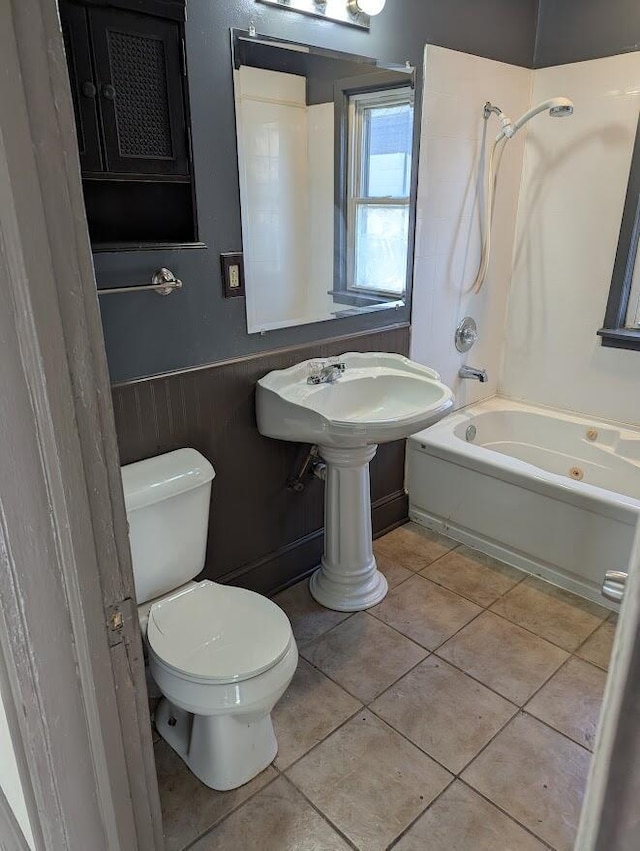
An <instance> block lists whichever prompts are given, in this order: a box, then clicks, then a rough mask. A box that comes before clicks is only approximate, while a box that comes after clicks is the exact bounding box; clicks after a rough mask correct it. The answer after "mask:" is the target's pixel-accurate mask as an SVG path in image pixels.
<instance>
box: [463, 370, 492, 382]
mask: <svg viewBox="0 0 640 851" xmlns="http://www.w3.org/2000/svg"><path fill="white" fill-rule="evenodd" d="M458 375H459V376H460V378H473V379H474V380H475V381H479V382H480V383H481V384H484V383H485V381H488V380H489V376H488V375H487V370H486V369H475V368H474V367H472V366H461V367H460V369H459V371H458Z"/></svg>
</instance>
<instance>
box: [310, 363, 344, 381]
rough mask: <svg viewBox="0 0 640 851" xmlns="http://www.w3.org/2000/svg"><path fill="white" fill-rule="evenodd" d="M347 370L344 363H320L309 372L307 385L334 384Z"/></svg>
mask: <svg viewBox="0 0 640 851" xmlns="http://www.w3.org/2000/svg"><path fill="white" fill-rule="evenodd" d="M346 368H347V365H346V364H344V363H327V364H322V363H319V364H317V365H314V366H312V367H311V368H310V370H309V377H308V378H307V384H333V383H334V382H335V381H337V380H338V379H339V378H340V376H341V375H342V373H343V372H344V371H345V369H346Z"/></svg>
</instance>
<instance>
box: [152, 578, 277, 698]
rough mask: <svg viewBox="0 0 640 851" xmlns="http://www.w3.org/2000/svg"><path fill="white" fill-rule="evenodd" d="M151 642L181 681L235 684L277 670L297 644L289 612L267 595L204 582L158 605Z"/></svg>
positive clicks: (162, 660)
mask: <svg viewBox="0 0 640 851" xmlns="http://www.w3.org/2000/svg"><path fill="white" fill-rule="evenodd" d="M147 640H148V642H149V646H150V649H151V651H152V652H153V654H155V656H156V657H157V658H158V660H159V661H160V662H161V663H163V664H164V665H165V666H166V667H168V668H170V669H172V670H173V671H175V672H176V673H177V674H178V675H179V676H180V677H182V678H184V679H188V680H193V681H194V682H206V683H220V684H224V683H234V682H240V681H242V680H248V679H251V678H252V677H256V676H258V675H259V674H261V673H264V672H265V671H267V670H269V669H270V668H273V667H274V666H275V665H277V664H278V662H280V661H281V660H282V659H283V658H284V656H285V655H286V654H287V652H288V651H289V649H290V647H291V643H292V641H293V634H292V631H291V624H290V623H289V619H288V618H287V616H286V615H285V613H284V612H283V611H282V609H280V608H279V607H278V606H276V604H275V603H273V602H271V600H269V599H267V598H266V597H263V596H261V595H260V594H256V593H254V592H253V591H247V590H245V589H244V588H235V587H231V586H228V585H219V584H218V583H215V582H211V581H209V580H206V579H205V580H203V581H202V582H199V583H198V584H196V585H192V586H190V587H188V588H186V589H184V590H181V591H179V592H178V593H177V594H172V595H170V596H168V597H165V598H163V599H162V600H160V601H158V602H157V603H154V604H153V605H152V606H151V610H150V612H149V623H148V626H147Z"/></svg>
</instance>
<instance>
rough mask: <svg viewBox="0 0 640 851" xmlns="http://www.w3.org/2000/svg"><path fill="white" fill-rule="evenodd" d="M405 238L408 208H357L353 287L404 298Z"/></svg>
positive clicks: (366, 206) (374, 206)
mask: <svg viewBox="0 0 640 851" xmlns="http://www.w3.org/2000/svg"><path fill="white" fill-rule="evenodd" d="M408 237H409V207H408V206H404V205H402V206H385V205H382V204H381V205H379V206H378V205H373V204H365V205H359V206H358V207H357V209H356V245H355V280H354V282H353V286H354V287H359V288H362V289H367V290H376V291H379V292H385V293H394V294H397V295H403V294H404V291H405V285H406V279H407V250H408V241H409V239H408Z"/></svg>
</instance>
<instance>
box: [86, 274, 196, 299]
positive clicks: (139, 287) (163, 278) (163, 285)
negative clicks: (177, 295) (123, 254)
mask: <svg viewBox="0 0 640 851" xmlns="http://www.w3.org/2000/svg"><path fill="white" fill-rule="evenodd" d="M181 289H182V281H181V280H180V279H179V278H176V276H175V275H174V274H173V272H172V271H171V269H164V268H162V269H158V271H157V272H154V273H153V277H152V278H151V283H150V284H132V285H131V286H130V287H106V288H105V289H99V290H98V295H111V294H112V293H139V292H142V291H143V290H154V291H155V292H157V293H158V295H171V293H172V292H173V291H174V290H181Z"/></svg>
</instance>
